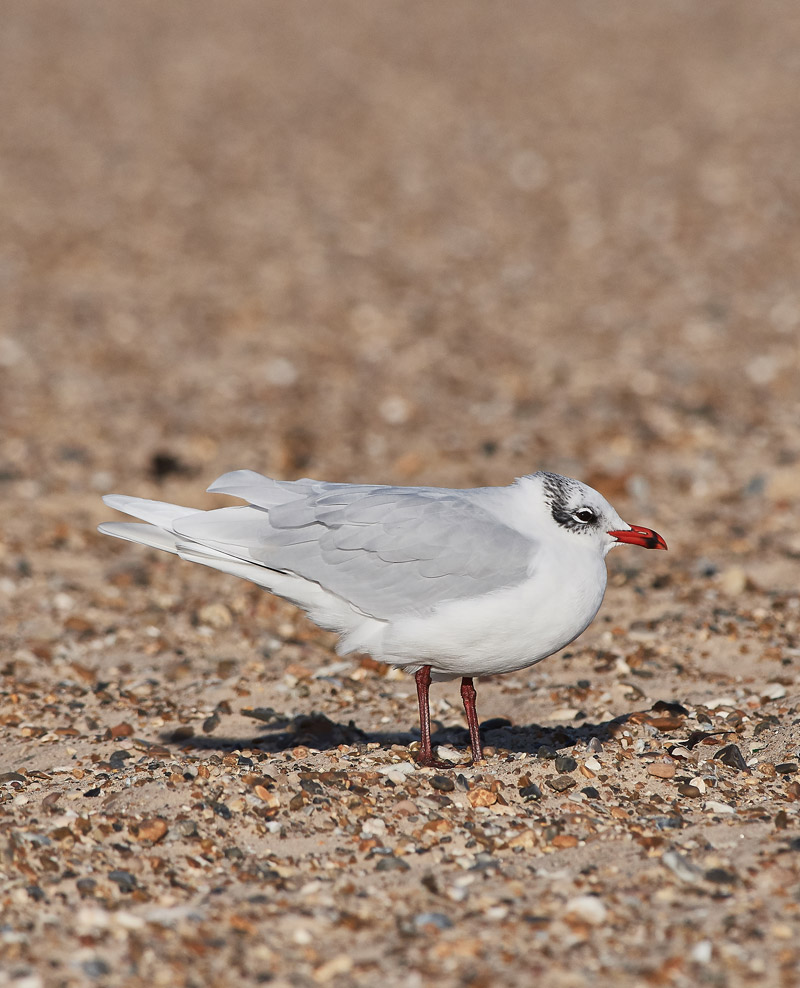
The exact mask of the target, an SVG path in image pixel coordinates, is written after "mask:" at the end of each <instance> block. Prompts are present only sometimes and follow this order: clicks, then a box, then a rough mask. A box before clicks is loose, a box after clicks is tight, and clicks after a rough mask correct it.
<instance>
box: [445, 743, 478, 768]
mask: <svg viewBox="0 0 800 988" xmlns="http://www.w3.org/2000/svg"><path fill="white" fill-rule="evenodd" d="M484 754H486V750H484ZM436 755H437V757H438V758H439V759H441V761H443V762H450V764H451V765H457V764H458V763H459V762H460V761H462V760H463V757H464V756H463V755H462V754H461V752H460V751H456V749H455V748H450V747H449V746H448V745H444V744H440V745H439V746H438V748H437V749H436Z"/></svg>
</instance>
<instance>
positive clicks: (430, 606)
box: [100, 470, 667, 766]
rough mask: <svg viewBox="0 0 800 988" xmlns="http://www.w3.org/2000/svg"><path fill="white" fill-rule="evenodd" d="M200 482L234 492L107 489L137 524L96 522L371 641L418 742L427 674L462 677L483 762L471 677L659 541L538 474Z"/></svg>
mask: <svg viewBox="0 0 800 988" xmlns="http://www.w3.org/2000/svg"><path fill="white" fill-rule="evenodd" d="M208 490H209V491H210V492H212V493H218V494H230V495H233V496H235V497H239V498H242V499H243V500H245V501H247V502H248V503H247V504H246V505H238V506H235V507H225V508H217V509H214V510H211V511H202V510H198V509H194V508H185V507H181V506H180V505H176V504H167V503H165V502H163V501H150V500H146V499H144V498H138V497H128V496H127V495H122V494H111V495H108V496H107V497H105V498H103V500H104V501H105V503H106V504H108V505H109V506H110V507H112V508H117V509H118V510H120V511H122V512H124V513H125V514H128V515H132V516H133V517H135V518H140V519H141V520H142V521H144V522H146V524H138V523H135V522H113V523H108V524H104V525H101V526H100V531H101V532H104V533H105V534H107V535H114V536H116V537H118V538H122V539H128V540H129V541H131V542H139V543H142V544H144V545H147V546H153V547H155V548H157V549H166V550H167V551H168V552H173V553H176V554H177V555H179V556H180V557H181V558H182V559H188V560H190V561H191V562H196V563H202V564H203V565H205V566H211V567H213V568H214V569H218V570H222V572H224V573H231V574H233V575H234V576H240V577H242V578H243V579H246V580H251V581H252V582H253V583H256V584H258V585H259V586H262V587H265V588H266V589H267V590H269V591H270V592H271V593H274V594H276V595H278V596H279V597H283V598H285V599H286V600H289V601H291V602H292V603H294V604H297V605H298V606H300V607H302V608H303V609H304V610H305V611H307V612H308V615H309V617H310V618H311V619H312V620H313V621H314V622H315V623H316V624H318V625H319V626H320V627H322V628H326V629H329V630H333V631H336V632H338V633H339V635H340V636H341V637H340V640H339V644H338V647H337V651H338V652H339V653H340V654H342V655H346V654H348V653H349V652H354V651H361V652H369V653H370V654H372V655H373V656H374V657H375V658H376V659H379V660H380V661H383V662H388V663H392V664H394V665H399V666H402V667H404V668H405V669H406V670H407V671H409V672H414V673H415V678H416V684H417V696H418V699H419V712H420V727H421V744H420V750H419V756H418V760H419V763H420V764H422V765H428V766H436V765H438V764H439V763H438V762H437V760H436V759H435V758H434V755H433V750H432V746H431V734H430V711H429V704H428V691H429V687H430V682H431V679H434V680H446V679H453V678H456V677H461V696H462V699H463V702H464V709H465V711H466V716H467V723H468V725H469V733H470V746H471V749H472V758H473V761H475V762H477V761H480V760H481V759H482V750H481V741H480V733H479V729H478V716H477V712H476V708H475V688H474V685H473V677H475V676H483V675H492V674H495V673H504V672H515V671H516V670H519V669H524V668H526V667H527V666H530V665H533V664H534V663H535V662H539V661H540V660H541V659H544V658H546V657H547V656H548V655H552V654H553V653H554V652H557V651H558V650H559V649H562V648H564V646H565V645H568V644H569V643H570V642H571V641H573V640H574V639H575V638H577V637H578V635H580V634H581V632H582V631H584V630H585V629H586V628H587V627H588V626H589V624H590V623H591V622H592V620H593V619H594V616H595V615H596V614H597V611H598V610H599V608H600V604H601V602H602V600H603V594H604V592H605V588H606V579H607V574H606V566H605V561H604V560H605V556H606V554H607V553H608V552H609V550H610V549H612V548H613V547H614V546H615V545H619V544H620V543H625V542H627V543H631V544H633V545H640V546H645V547H646V548H648V549H666V548H667V545H666V542H664V540H663V539H662V538H661V536H660V535H658V534H657V533H656V532H654V531H652V530H651V529H649V528H641V527H640V526H637V525H628V524H626V522H624V521H623V520H622V519H621V518H620V516H619V515H618V514H617V512H616V511H615V510H614V508H613V507H612V506H611V505H610V504H609V503H608V501H606V499H605V498H604V497H602V496H601V495H600V494H598V492H597V491H595V490H593V489H592V488H591V487H587V486H586V485H585V484H582V483H580V481H577V480H572V479H570V478H568V477H562V476H560V475H559V474H554V473H546V472H539V473H534V474H531V475H530V476H527V477H521V478H519V479H518V480H516V481H515V482H514V483H513V484H511V485H510V486H508V487H478V488H474V489H471V490H449V489H446V488H438V487H387V486H373V485H361V484H332V483H325V482H323V481H317V480H308V479H304V480H295V481H285V480H272V479H271V478H269V477H264V476H262V475H261V474H258V473H254V472H253V471H252V470H235V471H233V472H231V473H226V474H224V475H223V476H222V477H220V478H219V479H218V480H216V481H215V482H214V483H213V484H212V485H211V487H209V488H208Z"/></svg>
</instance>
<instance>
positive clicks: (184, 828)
mask: <svg viewBox="0 0 800 988" xmlns="http://www.w3.org/2000/svg"><path fill="white" fill-rule="evenodd" d="M172 831H173V833H174V834H175V835H176V836H177V837H197V824H196V823H195V821H194V820H179V821H178V822H177V823H176V824H175V825H174V826H173V828H172Z"/></svg>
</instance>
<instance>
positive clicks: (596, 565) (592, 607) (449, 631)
mask: <svg viewBox="0 0 800 988" xmlns="http://www.w3.org/2000/svg"><path fill="white" fill-rule="evenodd" d="M538 562H539V566H537V570H536V572H535V573H534V574H533V575H532V576H531V578H530V579H528V580H527V581H526V582H524V583H522V584H520V585H519V586H516V587H511V588H505V589H502V590H498V591H496V592H495V593H491V594H486V595H485V596H482V597H479V598H473V599H471V600H458V601H452V602H449V603H445V604H441V605H440V606H439V607H437V608H436V609H435V610H434V611H433V612H432V613H430V614H427V615H422V616H406V617H402V618H398V619H396V620H394V621H391V622H389V623H388V624H387V625H386V626H385V628H384V630H383V634H382V636H381V641H380V644H378V642H375V644H374V646H373V649H372V650H373V654H375V655H376V656H377V657H379V658H382V659H383V660H384V661H386V662H391V663H394V664H399V665H404V666H408V667H409V668H412V669H413V668H419V667H420V666H422V665H428V664H429V665H430V666H431V669H432V671H433V672H434V673H435V674H437V678H449V677H455V676H481V675H491V674H494V673H504V672H514V671H515V670H517V669H524V668H525V667H526V666H529V665H533V664H534V663H535V662H539V661H540V660H541V659H544V658H546V657H547V656H548V655H552V654H553V652H557V651H558V650H559V649H561V648H564V646H565V645H567V644H569V642H571V641H572V640H573V639H574V638H576V637H577V636H578V635H579V634H581V632H582V631H584V630H585V629H586V628H587V627H588V626H589V624H590V623H591V622H592V620H593V618H594V616H595V615H596V614H597V611H598V610H599V608H600V604H601V603H602V600H603V594H604V592H605V588H606V567H605V562H604V561H603V559H602V558H601V557H599V556H598V555H597V554H596V553H595V552H580V553H579V554H578V556H577V558H576V557H575V555H574V554H573V553H570V554H569V555H568V556H565V555H564V554H563V553H562V554H560V555H558V556H554V557H553V558H550V559H542V558H541V557H540V558H539V560H538ZM376 646H377V647H376ZM378 653H380V654H378Z"/></svg>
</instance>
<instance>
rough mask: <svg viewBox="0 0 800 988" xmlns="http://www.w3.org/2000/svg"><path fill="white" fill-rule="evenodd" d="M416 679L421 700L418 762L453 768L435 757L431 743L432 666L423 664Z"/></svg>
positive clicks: (433, 766) (431, 766)
mask: <svg viewBox="0 0 800 988" xmlns="http://www.w3.org/2000/svg"><path fill="white" fill-rule="evenodd" d="M414 679H415V680H416V681H417V699H418V700H419V732H420V745H419V756H418V758H417V762H418V763H419V764H420V765H424V766H427V767H428V768H451V767H452V766H450V765H448V764H447V763H446V762H442V761H439V759H438V758H434V757H433V745H432V744H431V709H430V705H429V702H428V694H429V693H430V686H431V667H430V666H423V667H422V668H421V669H418V670H417V672H416V675H415V676H414Z"/></svg>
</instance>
